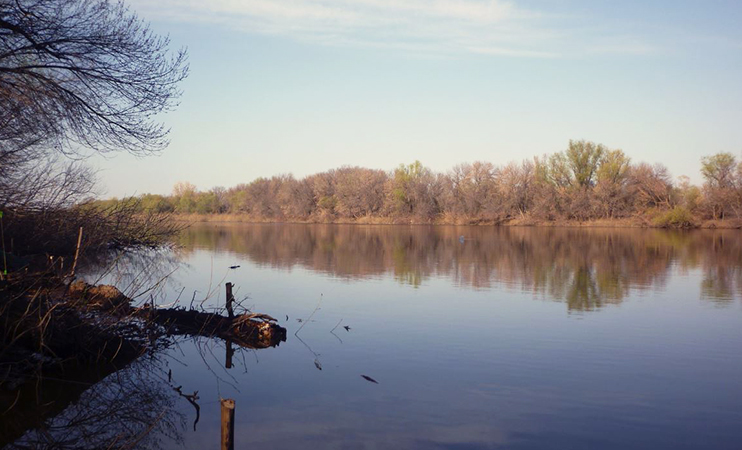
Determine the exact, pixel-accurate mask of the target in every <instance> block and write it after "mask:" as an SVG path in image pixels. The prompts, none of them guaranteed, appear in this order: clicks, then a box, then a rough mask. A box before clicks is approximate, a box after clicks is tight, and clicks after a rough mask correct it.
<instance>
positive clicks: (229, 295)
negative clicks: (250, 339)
mask: <svg viewBox="0 0 742 450" xmlns="http://www.w3.org/2000/svg"><path fill="white" fill-rule="evenodd" d="M226 287H227V314H229V318H230V319H234V311H233V310H232V302H233V301H234V296H233V295H232V283H227V284H226Z"/></svg>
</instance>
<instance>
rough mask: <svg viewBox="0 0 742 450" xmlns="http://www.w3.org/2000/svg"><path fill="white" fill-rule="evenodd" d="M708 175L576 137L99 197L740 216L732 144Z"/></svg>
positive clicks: (504, 218) (473, 217) (424, 217)
mask: <svg viewBox="0 0 742 450" xmlns="http://www.w3.org/2000/svg"><path fill="white" fill-rule="evenodd" d="M700 163H701V173H702V175H703V179H704V183H703V185H702V186H695V185H692V184H691V183H690V180H689V178H688V177H679V178H678V179H677V180H675V179H673V177H672V176H671V175H670V173H669V171H668V170H667V168H666V167H665V166H663V165H662V164H654V165H652V164H648V163H644V162H638V163H637V162H632V161H631V159H630V158H629V157H628V156H626V154H625V153H624V152H623V151H622V150H615V149H609V148H607V147H605V146H604V145H601V144H595V143H593V142H588V141H570V142H569V145H568V147H567V149H566V150H564V151H562V152H557V153H554V154H551V155H545V156H542V157H536V158H532V159H526V160H524V161H522V162H520V163H511V164H508V165H505V166H495V165H494V164H492V163H489V162H481V161H480V162H474V163H471V164H460V165H458V166H456V167H454V168H453V169H451V170H449V171H448V172H446V173H435V172H433V171H432V170H431V169H429V168H427V167H425V166H423V165H422V164H421V163H420V162H419V161H415V162H414V163H412V164H408V165H400V166H399V167H397V168H396V169H394V170H392V171H390V172H385V171H383V170H376V169H367V168H362V167H341V168H338V169H333V170H329V171H327V172H322V173H318V174H314V175H310V176H307V177H304V178H301V179H297V178H295V177H293V176H292V175H277V176H274V177H271V178H258V179H257V180H254V181H252V182H250V183H247V184H240V185H237V186H234V187H231V188H229V189H226V188H223V187H215V188H213V189H210V190H208V191H199V190H197V189H196V187H195V186H194V185H193V184H191V183H187V182H181V183H178V184H177V185H176V186H175V188H174V189H173V192H172V195H169V196H163V195H155V194H144V195H141V196H139V197H137V198H127V199H123V200H118V199H111V200H104V201H98V202H97V203H96V205H97V206H98V207H100V208H110V207H112V206H114V205H121V204H123V205H134V204H136V205H137V208H138V209H139V211H141V212H147V213H152V212H157V213H163V212H172V213H177V214H181V215H191V216H190V218H191V219H194V220H217V221H220V220H221V221H255V222H281V221H286V222H352V223H450V224H474V223H484V224H501V223H510V224H520V225H533V224H560V225H569V224H575V223H586V222H588V223H593V224H600V225H617V226H654V227H674V228H691V227H697V226H701V225H705V226H710V227H714V226H730V227H738V226H739V225H740V224H742V162H740V161H738V160H737V158H736V157H735V156H734V155H732V154H730V153H718V154H715V155H711V156H707V157H704V158H702V159H701V161H700Z"/></svg>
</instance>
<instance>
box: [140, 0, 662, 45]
mask: <svg viewBox="0 0 742 450" xmlns="http://www.w3.org/2000/svg"><path fill="white" fill-rule="evenodd" d="M131 3H132V5H133V7H134V9H135V10H136V11H138V12H139V13H140V14H141V15H143V16H144V17H146V18H150V19H152V18H160V19H167V20H174V21H181V22H211V23H219V24H220V25H224V26H229V27H231V28H235V29H239V30H243V31H245V32H251V33H260V34H272V35H282V36H288V37H292V38H295V39H297V40H301V41H310V42H316V43H318V44H321V45H336V46H338V45H342V46H364V47H368V46H372V47H380V48H396V49H400V50H403V51H411V52H415V53H425V54H442V55H455V54H461V53H476V54H487V55H494V56H507V57H527V58H553V57H558V56H564V55H579V54H595V53H628V54H637V53H647V52H648V51H649V50H650V49H651V47H650V46H649V45H647V44H645V43H642V42H640V41H639V40H638V39H636V38H632V39H630V42H628V44H627V41H626V40H624V39H622V38H616V39H612V38H611V37H610V35H605V34H603V35H601V38H600V42H599V44H595V42H594V41H595V40H594V39H590V38H589V37H590V33H588V32H582V33H581V32H580V31H579V24H577V29H575V28H569V24H568V23H564V22H565V21H564V18H563V17H557V16H552V15H549V14H545V13H542V12H539V11H533V10H529V9H525V8H521V7H519V6H518V5H517V4H516V3H515V2H512V1H504V0H158V1H156V2H153V1H151V0H131ZM572 27H575V24H572ZM565 29H569V32H567V31H564V30H565ZM591 42H592V44H591Z"/></svg>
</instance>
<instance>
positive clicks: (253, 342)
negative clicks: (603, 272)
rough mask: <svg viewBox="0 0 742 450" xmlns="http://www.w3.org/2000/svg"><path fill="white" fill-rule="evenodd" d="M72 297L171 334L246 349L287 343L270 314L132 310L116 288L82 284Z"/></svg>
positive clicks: (72, 289) (147, 307)
mask: <svg viewBox="0 0 742 450" xmlns="http://www.w3.org/2000/svg"><path fill="white" fill-rule="evenodd" d="M70 295H73V296H75V297H77V298H80V299H82V300H84V302H85V305H86V306H87V307H89V308H93V309H98V310H104V311H108V312H109V313H111V314H114V315H117V316H131V317H137V318H140V319H142V320H145V321H150V322H152V323H155V324H157V325H159V326H162V327H163V328H164V329H165V332H166V333H167V334H168V335H191V336H205V337H216V338H220V339H224V340H225V341H231V342H233V343H235V344H237V345H239V346H241V347H247V348H267V347H275V346H277V345H278V344H280V343H281V342H284V341H285V340H286V329H285V328H283V327H281V326H279V325H277V324H276V323H275V322H276V319H274V318H273V317H271V316H269V315H267V314H259V313H246V314H239V315H235V316H233V317H224V316H222V315H219V314H215V313H210V312H206V311H198V310H195V309H185V308H167V309H158V308H154V307H152V306H151V305H144V306H142V307H138V308H137V307H132V306H131V299H129V298H127V297H126V296H125V295H124V294H122V293H121V291H119V290H118V289H116V288H115V287H113V286H106V285H102V286H92V285H90V284H87V283H84V282H82V281H78V282H75V283H73V284H72V285H71V286H70Z"/></svg>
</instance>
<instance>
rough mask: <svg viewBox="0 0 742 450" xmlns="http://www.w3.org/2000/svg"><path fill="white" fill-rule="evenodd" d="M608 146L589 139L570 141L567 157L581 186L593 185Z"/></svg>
mask: <svg viewBox="0 0 742 450" xmlns="http://www.w3.org/2000/svg"><path fill="white" fill-rule="evenodd" d="M605 153H606V148H605V146H603V145H602V144H595V143H594V142H588V141H584V140H582V141H569V148H568V149H567V153H566V157H567V161H568V164H569V167H570V169H572V175H573V177H574V182H575V183H576V184H577V185H578V186H580V187H591V186H593V184H594V181H595V174H596V172H597V171H598V167H600V163H601V161H602V160H603V156H604V155H605Z"/></svg>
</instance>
